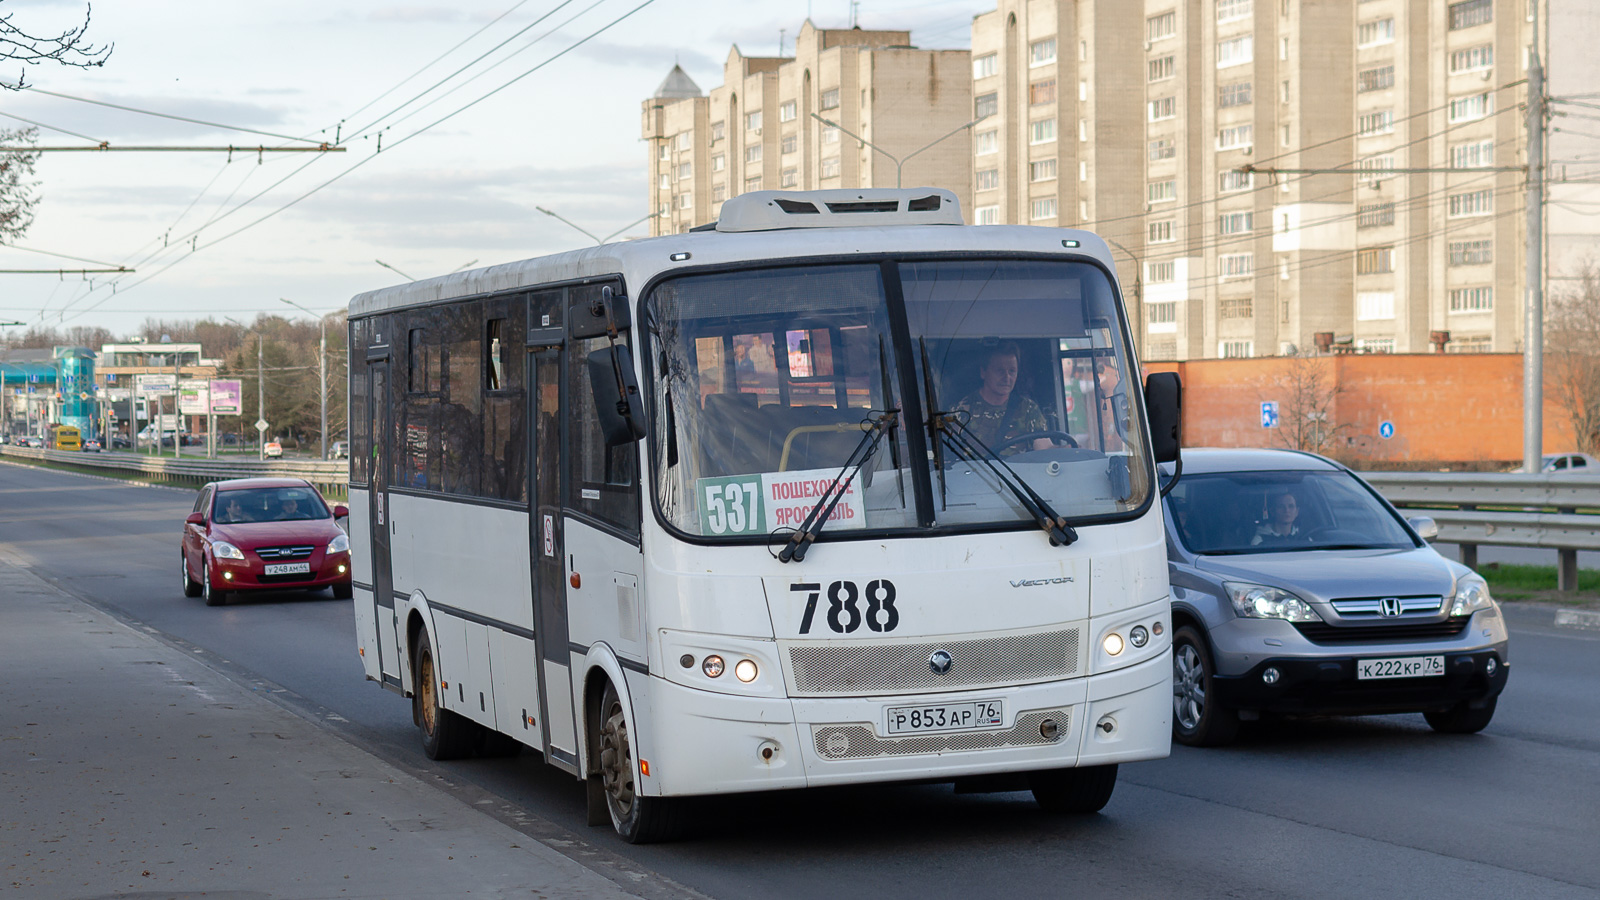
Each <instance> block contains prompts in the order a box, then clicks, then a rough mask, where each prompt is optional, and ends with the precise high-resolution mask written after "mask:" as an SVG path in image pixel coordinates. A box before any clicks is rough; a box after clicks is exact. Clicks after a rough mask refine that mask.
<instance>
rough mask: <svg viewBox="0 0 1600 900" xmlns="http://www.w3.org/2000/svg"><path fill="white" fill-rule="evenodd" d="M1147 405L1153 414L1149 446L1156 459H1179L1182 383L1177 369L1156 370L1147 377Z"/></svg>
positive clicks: (1157, 460) (1148, 410)
mask: <svg viewBox="0 0 1600 900" xmlns="http://www.w3.org/2000/svg"><path fill="white" fill-rule="evenodd" d="M1144 408H1145V411H1146V412H1148V413H1149V414H1150V449H1151V450H1152V451H1154V452H1155V457H1156V462H1157V463H1164V462H1177V461H1178V457H1179V455H1180V453H1181V443H1182V442H1181V438H1182V433H1183V432H1182V429H1183V384H1182V383H1181V382H1179V381H1178V373H1176V372H1156V373H1154V374H1152V375H1150V376H1149V377H1147V378H1146V379H1145V380H1144Z"/></svg>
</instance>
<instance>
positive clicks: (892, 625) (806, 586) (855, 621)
mask: <svg viewBox="0 0 1600 900" xmlns="http://www.w3.org/2000/svg"><path fill="white" fill-rule="evenodd" d="M789 590H790V591H793V592H795V593H800V594H805V595H806V611H805V613H804V614H803V615H802V616H801V617H800V633H801V634H810V633H811V622H812V620H813V619H814V618H815V617H816V614H817V600H819V599H820V598H821V597H822V585H821V584H817V583H801V584H791V585H789ZM827 593H828V613H827V617H826V618H827V622H828V627H829V628H830V629H832V630H834V631H836V632H838V633H839V634H850V633H851V632H853V631H855V630H856V629H858V628H860V627H861V624H862V623H863V622H865V623H866V625H867V628H868V629H870V630H872V631H884V632H887V631H893V630H895V629H896V628H898V627H899V625H900V611H899V610H897V609H895V608H894V594H895V591H894V582H892V581H890V580H889V579H887V578H879V579H876V580H874V581H869V582H867V587H866V590H865V591H863V590H862V589H861V588H859V587H857V586H856V583H855V582H854V581H835V582H833V583H832V584H830V585H828V592H827ZM862 599H865V600H866V609H865V610H863V609H862V608H861V606H860V605H859V603H860V601H861V600H862Z"/></svg>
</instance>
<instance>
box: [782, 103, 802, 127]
mask: <svg viewBox="0 0 1600 900" xmlns="http://www.w3.org/2000/svg"><path fill="white" fill-rule="evenodd" d="M799 116H800V109H799V106H798V105H797V104H796V103H795V101H793V100H790V101H788V102H786V103H781V104H779V105H778V121H779V122H793V121H794V120H795V119H797V118H799Z"/></svg>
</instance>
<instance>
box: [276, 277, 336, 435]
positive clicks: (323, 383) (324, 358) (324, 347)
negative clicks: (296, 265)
mask: <svg viewBox="0 0 1600 900" xmlns="http://www.w3.org/2000/svg"><path fill="white" fill-rule="evenodd" d="M278 299H279V300H282V301H283V302H285V303H287V304H289V305H290V306H292V307H294V308H295V309H298V310H300V311H301V312H303V313H305V314H306V315H309V316H315V317H316V319H317V332H318V334H319V335H320V339H319V340H318V342H317V384H318V385H320V387H321V390H320V394H321V400H322V458H323V459H327V458H328V316H331V315H333V313H327V314H325V315H321V316H317V314H316V313H314V312H312V311H311V310H309V309H306V308H305V307H304V306H301V305H300V304H298V303H296V302H294V301H293V300H290V299H288V298H286V297H279V298H278Z"/></svg>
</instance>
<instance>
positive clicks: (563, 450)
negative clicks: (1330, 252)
mask: <svg viewBox="0 0 1600 900" xmlns="http://www.w3.org/2000/svg"><path fill="white" fill-rule="evenodd" d="M1114 272H1115V270H1114V268H1113V266H1112V261H1111V256H1110V253H1109V251H1108V249H1107V247H1106V245H1105V243H1104V242H1102V241H1101V240H1100V239H1099V238H1097V237H1095V236H1094V235H1092V234H1089V233H1087V232H1082V231H1070V230H1062V229H1054V228H1034V227H1011V226H993V227H976V228H975V227H967V226H964V225H962V224H961V214H960V211H959V209H958V208H957V205H956V199H955V197H954V195H952V194H951V193H950V192H948V191H943V190H936V189H912V190H894V191H884V190H877V191H822V192H806V193H798V192H790V193H784V192H755V193H750V194H745V195H742V196H739V197H737V198H734V199H732V200H729V201H728V202H727V203H725V204H724V206H723V208H722V211H721V217H720V219H719V221H718V222H717V223H716V224H715V226H714V227H712V228H702V229H699V230H697V231H696V232H692V233H687V234H680V235H675V236H670V237H660V238H652V239H648V240H639V241H633V242H627V243H619V244H608V245H605V246H601V247H595V248H590V249H586V250H579V251H574V252H570V253H562V254H557V255H554V256H548V257H544V258H540V259H533V260H528V261H525V262H516V263H509V264H505V265H499V266H493V267H490V268H485V269H479V270H476V271H470V272H465V273H459V274H455V275H449V276H445V277H442V278H436V279H432V280H429V281H420V282H416V283H413V284H407V285H401V286H398V287H393V288H386V289H384V290H379V291H373V292H370V293H365V294H361V295H359V296H357V297H356V298H355V299H354V300H352V301H351V304H350V348H351V367H352V368H351V396H350V416H351V419H350V421H351V425H352V428H351V432H352V433H351V441H352V452H351V467H350V508H351V520H350V521H351V529H350V532H351V543H352V555H353V559H354V561H355V562H354V565H355V569H354V576H355V597H356V599H355V610H356V621H357V631H358V634H359V638H360V653H361V659H362V663H363V665H364V667H365V671H366V675H367V678H369V679H370V680H373V681H378V682H381V683H382V684H383V685H384V686H385V687H387V688H390V689H392V690H394V691H396V692H398V693H401V694H403V695H404V696H407V697H410V698H411V700H412V707H413V714H414V718H415V721H416V722H417V724H418V725H419V726H420V728H421V731H422V740H423V746H424V748H425V750H426V751H427V753H428V755H429V756H430V757H433V758H435V759H444V758H449V757H456V756H462V755H469V754H474V753H476V754H490V755H492V754H498V753H510V752H517V751H519V750H520V749H521V748H522V747H523V746H524V745H526V746H529V747H532V748H534V749H536V750H538V751H540V753H542V754H543V757H544V760H545V761H546V762H548V763H549V764H551V765H554V766H557V767H559V768H561V769H563V770H565V771H567V772H570V773H571V774H573V775H574V776H576V777H577V778H579V779H582V780H584V781H585V782H586V783H587V785H588V789H589V794H588V796H589V816H590V821H591V823H593V824H604V823H605V822H607V821H609V822H610V823H611V824H612V825H613V826H614V827H615V828H616V830H617V831H618V832H619V833H620V834H621V835H622V836H623V837H624V838H625V839H627V840H629V841H648V840H660V839H663V838H666V837H668V836H670V835H671V834H673V832H674V831H675V830H676V827H677V822H678V821H679V816H678V813H679V811H680V810H681V809H682V804H681V803H678V802H676V801H677V798H682V797H687V796H692V795H706V794H717V793H725V792H736V791H738V792H742V791H756V790H777V789H789V788H804V787H811V786H818V785H837V784H849V783H860V782H882V781H896V780H919V781H929V780H932V781H941V780H942V781H950V782H955V783H956V784H957V786H958V788H961V789H966V790H1026V789H1031V790H1032V792H1033V794H1034V796H1035V797H1036V798H1037V800H1038V802H1039V803H1040V804H1041V805H1043V806H1044V807H1046V808H1048V809H1053V810H1062V811H1073V812H1089V811H1095V810H1098V809H1100V808H1101V807H1103V806H1104V805H1105V803H1106V802H1107V801H1108V800H1109V798H1110V796H1111V792H1112V788H1113V786H1114V784H1115V780H1116V769H1117V764H1118V763H1120V762H1124V761H1133V760H1145V759H1153V758H1158V757H1163V756H1166V755H1167V753H1168V751H1169V742H1170V735H1171V727H1170V722H1171V715H1172V702H1173V701H1172V690H1171V661H1170V653H1169V650H1170V646H1171V645H1170V637H1171V622H1170V613H1169V600H1168V584H1167V563H1166V551H1165V546H1164V538H1163V530H1162V522H1161V504H1160V503H1158V502H1156V495H1157V490H1156V485H1155V481H1156V475H1155V471H1156V470H1155V464H1156V462H1158V461H1166V460H1170V459H1174V458H1176V455H1177V438H1176V422H1177V415H1178V391H1177V380H1176V377H1175V376H1172V375H1154V376H1151V380H1150V381H1148V382H1147V383H1146V384H1145V386H1144V389H1143V390H1139V386H1138V384H1137V377H1136V373H1137V372H1138V371H1139V369H1138V363H1137V361H1136V360H1135V359H1134V357H1133V354H1132V352H1131V349H1130V340H1129V330H1128V329H1129V326H1128V321H1127V317H1126V314H1125V310H1124V308H1123V304H1122V302H1121V298H1120V295H1119V292H1118V287H1117V282H1116V278H1115V275H1114ZM1152 422H1154V423H1155V425H1154V428H1152V427H1151V423H1152Z"/></svg>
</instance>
